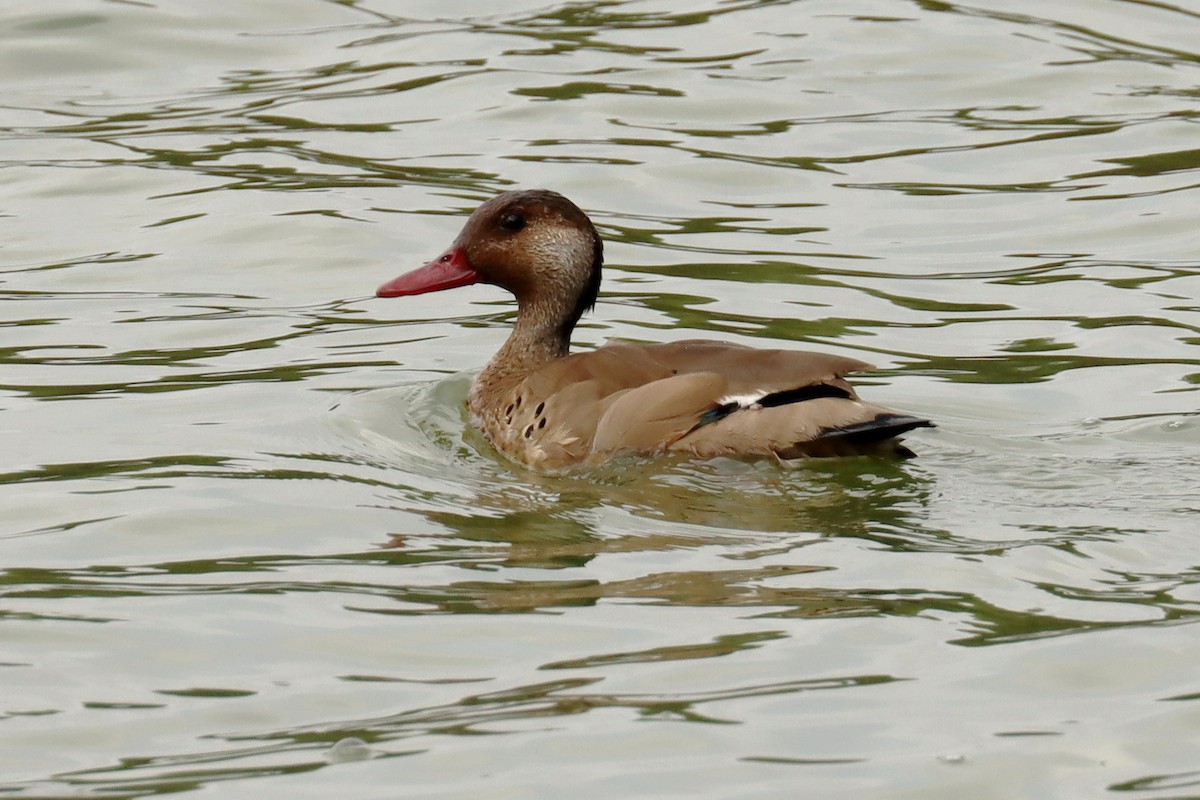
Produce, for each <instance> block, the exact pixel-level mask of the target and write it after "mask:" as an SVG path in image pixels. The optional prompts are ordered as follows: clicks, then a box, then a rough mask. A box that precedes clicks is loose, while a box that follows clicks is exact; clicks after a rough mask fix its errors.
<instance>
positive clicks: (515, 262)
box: [375, 189, 604, 337]
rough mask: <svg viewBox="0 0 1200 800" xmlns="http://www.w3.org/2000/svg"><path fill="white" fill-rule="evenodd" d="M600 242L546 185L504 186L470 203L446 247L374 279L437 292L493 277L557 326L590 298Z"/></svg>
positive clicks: (395, 292) (386, 293)
mask: <svg viewBox="0 0 1200 800" xmlns="http://www.w3.org/2000/svg"><path fill="white" fill-rule="evenodd" d="M603 260H604V245H603V243H602V241H601V239H600V235H599V234H598V233H597V232H596V228H595V226H594V225H592V221H591V220H590V219H588V217H587V215H586V214H584V213H583V211H581V210H580V209H579V207H578V206H576V205H575V204H574V203H572V202H571V201H570V200H568V199H567V198H565V197H563V196H562V195H561V194H558V193H557V192H551V191H549V190H546V189H530V190H525V191H516V192H505V193H503V194H501V195H498V196H496V197H494V198H492V199H491V200H488V201H487V202H486V203H484V204H483V205H481V206H480V207H479V208H477V209H475V212H474V213H473V214H471V216H470V218H469V219H468V220H467V223H466V225H464V226H463V229H462V232H461V233H459V234H458V238H456V239H455V240H454V243H453V244H451V245H450V248H449V249H448V250H446V252H444V253H442V254H441V255H440V256H438V257H437V258H435V259H434V260H433V261H431V262H429V263H428V264H426V265H425V266H423V267H420V268H419V269H415V270H413V271H412V272H407V273H405V274H403V275H401V276H399V277H398V278H395V279H393V280H390V281H388V282H387V283H385V284H383V285H382V286H380V287H379V288H378V289H377V290H376V292H375V294H376V296H378V297H401V296H405V295H413V294H424V293H426V292H439V291H442V290H443V289H453V288H455V287H458V286H469V285H470V284H473V283H491V284H495V285H496V286H499V287H501V288H504V289H507V290H508V291H510V292H512V294H513V295H514V296H515V297H516V298H517V305H518V307H519V309H520V310H521V311H525V310H526V309H532V308H537V309H538V310H539V312H540V314H539V316H544V315H547V314H548V315H550V316H552V317H556V318H557V319H555V320H554V321H555V323H556V327H557V328H558V330H559V332H560V333H563V334H565V335H566V336H568V337H569V336H570V332H571V330H572V329H573V328H574V327H575V323H576V322H578V321H579V318H580V317H581V316H582V315H583V312H585V311H587V310H588V309H590V308H591V307H592V306H593V305H594V304H595V302H596V296H597V294H598V293H599V291H600V268H601V264H602V263H603Z"/></svg>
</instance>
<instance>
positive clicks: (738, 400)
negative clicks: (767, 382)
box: [717, 389, 770, 408]
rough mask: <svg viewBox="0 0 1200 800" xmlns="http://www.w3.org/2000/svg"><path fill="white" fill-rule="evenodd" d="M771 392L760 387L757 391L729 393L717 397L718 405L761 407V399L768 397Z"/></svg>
mask: <svg viewBox="0 0 1200 800" xmlns="http://www.w3.org/2000/svg"><path fill="white" fill-rule="evenodd" d="M768 394H770V392H768V391H767V390H766V389H759V390H758V391H755V392H747V393H746V394H727V395H725V396H724V397H721V398H718V399H717V405H719V406H727V405H731V404H732V405H736V406H737V407H738V408H760V406H759V405H758V404H759V401H761V400H762V399H763V398H764V397H766V396H767V395H768Z"/></svg>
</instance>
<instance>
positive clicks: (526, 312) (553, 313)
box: [468, 300, 575, 411]
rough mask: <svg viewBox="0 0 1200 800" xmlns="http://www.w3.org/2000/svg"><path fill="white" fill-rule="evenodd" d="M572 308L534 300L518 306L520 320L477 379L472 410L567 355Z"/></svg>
mask: <svg viewBox="0 0 1200 800" xmlns="http://www.w3.org/2000/svg"><path fill="white" fill-rule="evenodd" d="M569 318H570V310H569V309H567V308H563V307H562V304H561V303H554V302H545V301H541V300H531V301H529V302H526V303H521V304H520V305H519V306H518V308H517V321H516V324H515V325H513V329H512V333H510V334H509V336H508V340H507V341H506V342H505V343H504V344H503V345H502V346H501V347H500V349H499V350H498V351H497V352H496V354H495V355H494V356H492V359H491V361H489V362H488V363H487V366H485V367H484V368H483V370H482V371H481V372H480V373H479V375H478V376H477V377H476V378H475V381H474V383H473V384H472V386H471V394H470V397H469V398H468V403H469V405H470V407H471V409H472V410H476V411H478V410H480V409H482V408H483V407H485V406H486V405H487V402H486V401H487V399H488V398H494V397H496V396H497V395H502V394H503V393H504V392H506V391H507V390H509V389H511V388H512V387H513V386H515V385H516V384H518V383H520V382H521V381H522V380H524V379H525V378H526V377H527V376H529V375H530V374H532V373H533V372H535V371H537V370H538V369H541V368H542V367H544V366H546V365H547V364H549V363H550V362H552V361H555V360H556V359H559V358H563V357H565V356H566V355H567V353H568V352H569V350H570V347H571V329H572V328H574V327H575V326H574V324H571V325H569V326H568V325H565V324H564V320H566V319H569Z"/></svg>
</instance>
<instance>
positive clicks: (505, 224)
mask: <svg viewBox="0 0 1200 800" xmlns="http://www.w3.org/2000/svg"><path fill="white" fill-rule="evenodd" d="M500 227H501V228H504V230H506V231H514V232H515V231H519V230H521V228H524V227H525V218H524V217H522V216H521V215H520V214H505V215H504V216H503V217H501V218H500Z"/></svg>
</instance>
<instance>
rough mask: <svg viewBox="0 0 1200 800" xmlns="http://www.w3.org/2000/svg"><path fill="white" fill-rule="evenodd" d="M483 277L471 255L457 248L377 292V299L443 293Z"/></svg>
mask: <svg viewBox="0 0 1200 800" xmlns="http://www.w3.org/2000/svg"><path fill="white" fill-rule="evenodd" d="M481 280H483V277H482V276H481V275H480V274H479V273H478V272H476V271H475V270H474V269H473V268H472V267H471V264H470V262H469V261H467V254H466V253H465V252H464V251H463V249H462V248H461V247H459V246H458V245H455V246H453V247H451V248H450V249H449V250H447V251H446V252H444V253H442V254H441V255H440V256H438V257H437V258H435V259H434V260H433V261H430V262H429V263H428V264H426V265H425V266H423V267H420V268H419V269H414V270H413V271H412V272H406V273H404V274H403V275H401V276H400V277H398V278H393V279H392V280H390V281H388V282H387V283H385V284H384V285H383V286H380V287H379V288H378V289H376V290H375V296H376V297H404V296H406V295H410V294H425V293H426V292H440V291H442V290H443V289H453V288H455V287H456V286H470V285H471V284H472V283H479V282H480V281H481Z"/></svg>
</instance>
